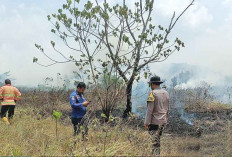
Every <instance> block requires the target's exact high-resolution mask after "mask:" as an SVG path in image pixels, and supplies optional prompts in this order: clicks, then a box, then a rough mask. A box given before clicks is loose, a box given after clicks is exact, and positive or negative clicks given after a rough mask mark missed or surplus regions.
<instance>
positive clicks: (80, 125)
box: [71, 118, 88, 138]
mask: <svg viewBox="0 0 232 157" xmlns="http://www.w3.org/2000/svg"><path fill="white" fill-rule="evenodd" d="M71 119H72V124H73V128H74V134H73V135H74V136H76V135H78V134H79V133H80V132H82V137H83V138H84V137H85V135H87V134H88V121H87V120H86V119H85V118H71Z"/></svg>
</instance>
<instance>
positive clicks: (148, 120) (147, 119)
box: [144, 101, 154, 126]
mask: <svg viewBox="0 0 232 157" xmlns="http://www.w3.org/2000/svg"><path fill="white" fill-rule="evenodd" d="M153 110H154V102H152V101H151V102H147V112H146V117H145V121H144V126H145V125H149V124H150V123H151V118H152V113H153Z"/></svg>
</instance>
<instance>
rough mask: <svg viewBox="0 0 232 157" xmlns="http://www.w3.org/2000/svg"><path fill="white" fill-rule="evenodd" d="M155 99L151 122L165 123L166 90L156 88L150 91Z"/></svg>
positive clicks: (167, 103) (166, 107) (167, 99)
mask: <svg viewBox="0 0 232 157" xmlns="http://www.w3.org/2000/svg"><path fill="white" fill-rule="evenodd" d="M152 92H153V95H154V98H155V101H154V109H153V111H152V112H153V114H152V115H153V116H152V117H151V124H156V125H163V124H167V120H168V117H167V116H168V114H167V113H168V111H169V94H168V92H167V91H166V90H164V89H161V88H158V89H155V90H153V91H152Z"/></svg>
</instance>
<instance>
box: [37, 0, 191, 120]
mask: <svg viewBox="0 0 232 157" xmlns="http://www.w3.org/2000/svg"><path fill="white" fill-rule="evenodd" d="M109 2H110V1H109ZM109 2H108V1H106V0H104V1H103V3H99V2H98V1H97V0H95V1H94V2H93V1H87V2H86V3H85V4H83V3H81V2H80V0H73V1H72V0H67V3H65V4H64V5H63V8H62V9H59V10H58V13H57V14H52V16H50V15H48V20H49V21H50V22H51V23H52V24H53V25H54V27H55V29H52V30H51V31H52V32H53V33H55V34H56V35H58V36H59V37H60V38H61V39H62V41H63V42H64V44H65V45H66V46H67V47H68V48H69V49H71V50H73V51H75V52H76V53H77V54H78V55H79V56H78V57H77V58H75V57H73V56H69V57H67V56H65V54H64V53H62V52H60V51H58V50H57V49H56V48H55V42H54V41H51V44H52V46H53V48H54V50H55V51H56V52H57V53H58V54H60V55H61V56H62V57H63V58H64V59H65V60H64V61H57V60H54V59H53V58H51V57H49V56H48V55H47V54H46V53H45V52H44V49H43V48H42V47H41V46H40V45H38V44H36V47H37V48H38V49H39V50H41V52H42V53H44V55H45V56H46V57H48V58H49V59H50V60H51V61H53V63H52V64H50V65H53V64H57V63H66V62H74V63H75V64H76V65H77V67H79V68H80V69H84V73H86V74H88V78H89V79H92V80H93V83H94V84H95V85H96V86H97V85H98V78H99V76H100V75H103V72H102V69H104V68H105V67H108V66H110V67H111V68H110V69H108V70H107V72H106V73H105V74H107V75H108V76H109V77H108V78H111V76H112V73H114V74H116V73H117V79H116V80H118V79H119V78H122V79H123V80H124V82H125V84H126V96H127V105H126V110H125V112H124V116H125V117H126V116H127V115H128V113H130V112H131V94H132V85H133V83H134V81H135V80H137V81H138V80H139V79H140V78H142V77H145V78H147V76H148V75H149V74H150V69H149V67H148V65H149V64H151V63H154V62H162V61H164V60H166V59H167V58H168V57H169V56H170V55H171V54H172V53H173V52H175V51H176V50H177V51H179V50H180V48H181V47H184V43H183V42H182V41H181V40H179V39H178V38H176V39H175V40H174V41H173V42H170V41H169V34H170V33H171V31H172V29H173V28H174V26H175V25H176V23H177V21H178V20H179V19H180V17H181V16H182V15H183V14H184V13H185V12H186V10H188V8H189V7H190V6H191V5H193V2H194V0H193V1H192V2H191V3H190V4H189V5H188V6H187V7H186V8H185V9H184V10H183V11H182V12H181V14H180V15H178V16H176V14H175V12H174V14H173V16H172V17H171V19H170V23H169V25H168V27H167V28H166V29H165V28H163V27H162V26H160V25H158V26H155V25H154V21H153V20H152V15H153V9H154V0H139V1H137V2H136V3H135V4H134V7H132V8H130V7H129V6H128V5H127V4H126V1H125V0H123V1H122V2H121V4H119V3H118V4H115V5H114V4H109ZM111 3H112V1H111ZM82 4H83V5H82ZM52 19H53V20H52ZM34 62H36V63H38V59H37V58H34ZM38 64H39V63H38ZM50 65H48V66H50ZM109 85H110V84H109ZM98 96H99V100H100V101H101V103H102V104H103V100H102V99H101V96H100V94H99V95H98Z"/></svg>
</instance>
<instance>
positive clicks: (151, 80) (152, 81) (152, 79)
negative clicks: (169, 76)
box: [148, 76, 163, 84]
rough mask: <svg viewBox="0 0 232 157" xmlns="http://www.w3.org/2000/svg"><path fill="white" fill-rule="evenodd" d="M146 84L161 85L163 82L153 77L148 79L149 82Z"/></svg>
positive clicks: (157, 77)
mask: <svg viewBox="0 0 232 157" xmlns="http://www.w3.org/2000/svg"><path fill="white" fill-rule="evenodd" d="M148 83H157V84H161V83H163V81H161V80H160V77H159V76H154V77H152V78H151V79H150V81H149V82H148Z"/></svg>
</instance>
